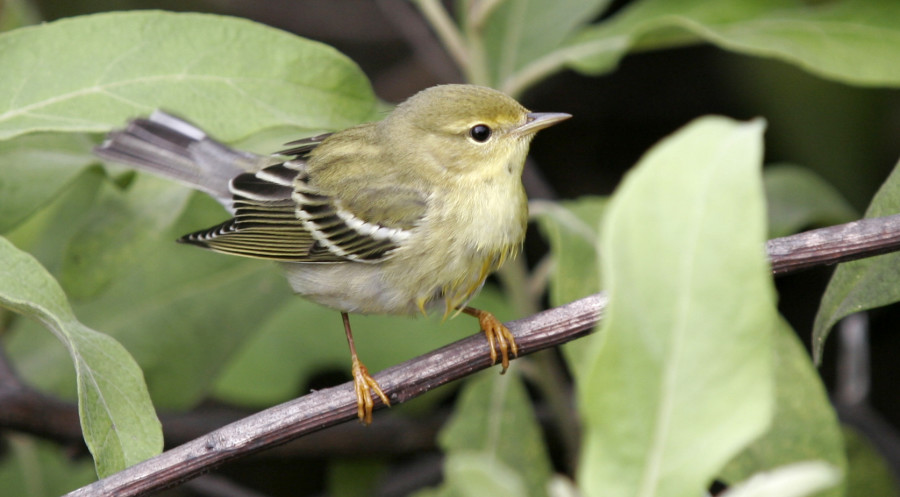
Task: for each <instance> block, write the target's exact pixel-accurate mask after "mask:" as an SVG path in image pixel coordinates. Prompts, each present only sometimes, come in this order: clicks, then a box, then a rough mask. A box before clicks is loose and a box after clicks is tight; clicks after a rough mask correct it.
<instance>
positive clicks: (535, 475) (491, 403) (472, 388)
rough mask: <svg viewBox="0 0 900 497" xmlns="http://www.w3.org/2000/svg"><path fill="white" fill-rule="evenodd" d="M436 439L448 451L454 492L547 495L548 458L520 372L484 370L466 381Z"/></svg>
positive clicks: (447, 467) (447, 481) (447, 478)
mask: <svg viewBox="0 0 900 497" xmlns="http://www.w3.org/2000/svg"><path fill="white" fill-rule="evenodd" d="M510 372H515V366H513V367H512V369H511V371H510ZM438 444H439V445H440V446H441V448H442V449H444V451H445V452H446V453H447V457H448V459H447V462H446V463H445V469H444V471H445V478H444V487H445V488H446V489H453V490H454V491H451V492H450V494H451V495H473V496H475V495H519V496H521V495H531V496H543V495H546V486H547V484H548V482H549V481H550V477H551V474H552V469H551V466H550V459H549V457H548V455H547V452H546V451H547V449H546V447H545V445H544V441H543V438H542V435H541V430H540V426H539V425H538V423H537V419H536V418H535V416H534V412H533V410H532V407H531V402H530V400H529V399H528V394H527V392H526V391H525V386H524V384H523V383H522V380H521V378H519V376H518V375H515V374H506V375H502V376H501V375H497V374H490V373H486V374H481V375H479V376H476V377H474V378H472V379H471V380H469V381H468V382H466V385H465V387H464V388H463V391H462V393H461V395H460V399H459V401H457V404H456V410H455V411H454V413H453V417H452V418H451V419H450V421H449V422H448V424H447V425H446V426H445V427H444V429H443V430H441V433H440V434H439V435H438ZM526 489H527V490H526ZM488 491H490V492H498V493H495V494H491V493H484V492H488Z"/></svg>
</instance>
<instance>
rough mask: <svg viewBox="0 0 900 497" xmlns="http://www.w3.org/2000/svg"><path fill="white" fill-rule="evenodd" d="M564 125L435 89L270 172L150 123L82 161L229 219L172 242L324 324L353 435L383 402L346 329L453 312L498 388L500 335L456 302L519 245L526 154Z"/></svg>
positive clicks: (179, 123) (497, 102) (323, 140)
mask: <svg viewBox="0 0 900 497" xmlns="http://www.w3.org/2000/svg"><path fill="white" fill-rule="evenodd" d="M569 117H571V116H570V115H569V114H564V113H535V112H530V111H528V110H527V109H525V108H524V107H523V106H522V105H520V104H519V103H518V102H516V101H515V100H514V99H512V98H510V97H509V96H507V95H505V94H503V93H501V92H499V91H496V90H493V89H490V88H484V87H480V86H473V85H440V86H435V87H432V88H428V89H426V90H423V91H421V92H419V93H417V94H416V95H413V96H412V97H410V98H409V99H408V100H406V101H405V102H403V103H401V104H399V105H398V106H397V107H396V108H395V109H394V110H393V111H392V112H391V113H390V114H389V115H388V116H387V117H386V118H384V119H383V120H381V121H378V122H373V123H367V124H362V125H359V126H355V127H352V128H348V129H345V130H343V131H339V132H336V133H331V134H323V135H318V136H314V137H311V138H304V139H301V140H298V141H295V142H291V143H288V144H287V146H288V147H289V148H287V149H285V150H282V151H280V152H278V153H277V154H273V155H272V156H260V155H256V154H251V153H247V152H242V151H237V150H233V149H231V148H229V147H227V146H225V145H223V144H222V143H219V142H217V141H215V140H213V139H212V138H210V137H209V136H207V135H206V133H204V132H203V131H202V130H200V129H199V128H197V127H195V126H194V125H192V124H190V123H188V122H186V121H184V120H182V119H180V118H177V117H175V116H172V115H170V114H166V113H164V112H162V111H156V112H154V113H153V114H152V115H151V116H150V117H149V118H141V119H136V120H133V121H132V122H131V123H129V125H128V126H127V127H126V128H125V129H122V130H117V131H113V132H111V133H110V134H109V135H108V137H107V139H106V140H105V141H104V142H103V143H102V144H101V145H100V146H98V147H96V148H95V153H96V154H97V155H98V156H100V157H101V158H103V159H107V160H110V161H115V162H121V163H126V164H129V165H132V166H134V167H136V168H139V169H143V170H147V171H150V172H152V173H156V174H159V175H162V176H164V177H168V178H172V179H175V180H178V181H180V182H183V183H186V184H188V185H189V186H191V187H193V188H195V189H197V190H200V191H203V192H206V193H208V194H210V195H212V196H213V197H215V198H216V199H218V200H219V201H220V202H221V203H222V204H223V205H225V207H226V208H227V209H228V210H229V211H230V212H231V213H232V215H233V218H232V219H229V220H228V221H225V222H224V223H222V224H219V225H217V226H213V227H211V228H208V229H204V230H202V231H197V232H195V233H191V234H188V235H185V236H184V237H182V238H180V239H179V241H180V242H184V243H189V244H193V245H199V246H201V247H204V248H207V249H211V250H214V251H217V252H223V253H226V254H233V255H239V256H244V257H255V258H259V259H271V260H275V261H279V262H280V263H281V265H282V266H283V268H284V270H285V273H286V275H287V278H288V280H289V282H290V284H291V286H292V288H293V290H294V291H295V292H296V293H298V294H300V295H301V296H303V297H305V298H307V299H309V300H312V301H313V302H317V303H319V304H321V305H324V306H327V307H330V308H333V309H336V310H338V311H340V313H341V316H342V319H343V324H344V331H345V333H346V337H347V342H348V344H349V347H350V357H351V372H352V375H353V381H354V386H355V390H356V399H357V414H358V416H359V419H360V421H362V422H363V423H365V424H368V423H370V422H371V420H372V410H373V407H374V403H375V400H374V397H373V395H372V392H374V394H375V395H377V396H378V397H379V398H380V399H381V401H382V402H383V403H384V404H385V405H390V402H389V400H388V397H387V396H386V395H385V394H384V392H383V390H382V389H381V387H380V386H379V385H378V383H377V382H376V381H375V379H374V378H372V376H371V375H370V374H369V372H368V370H367V369H366V367H365V365H363V363H362V362H361V361H360V359H359V357H358V355H357V353H356V347H355V346H354V343H353V334H352V332H351V329H350V320H349V317H348V314H349V313H359V314H399V315H410V314H417V313H422V314H427V313H428V311H429V310H431V309H434V308H436V307H440V308H442V309H443V311H444V313H445V316H446V315H449V314H455V313H458V312H462V313H465V314H469V315H471V316H474V317H476V318H478V321H479V324H480V326H481V329H482V330H483V331H484V333H485V335H486V336H487V340H488V342H489V349H490V355H491V360H492V362H493V363H496V362H497V360H498V356H499V360H500V362H501V363H502V366H503V371H504V372H505V371H506V368H507V367H508V366H509V358H510V354H512V356H516V355H518V348H517V346H516V342H515V339H514V337H513V335H512V333H511V332H510V331H509V330H508V329H507V328H506V326H504V325H503V324H502V323H501V322H500V321H499V320H498V319H497V318H495V317H494V316H493V315H492V314H491V313H489V312H487V311H483V310H479V309H475V308H473V307H470V306H468V302H469V300H470V299H471V298H472V297H473V296H474V295H475V294H476V293H477V292H478V291H479V289H480V288H481V287H482V285H483V284H484V281H485V278H487V276H488V275H489V274H490V273H491V272H493V271H494V270H496V269H498V268H499V267H500V266H501V265H502V264H503V263H504V261H506V260H507V259H509V258H510V257H513V256H515V255H516V253H517V252H518V250H519V248H520V247H521V244H522V241H523V239H524V237H525V227H526V220H527V214H528V213H527V211H528V206H527V200H526V197H525V191H524V188H523V186H522V180H521V176H522V168H523V165H524V161H525V156H526V154H527V153H528V148H529V143H530V142H531V139H532V138H533V137H534V135H535V133H536V132H537V131H538V130H541V129H544V128H546V127H548V126H551V125H553V124H556V123H558V122H560V121H562V120H565V119H568V118H569Z"/></svg>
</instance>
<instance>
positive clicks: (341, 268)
mask: <svg viewBox="0 0 900 497" xmlns="http://www.w3.org/2000/svg"><path fill="white" fill-rule="evenodd" d="M283 267H284V269H285V274H286V275H287V278H288V282H289V283H290V284H291V287H292V288H293V289H294V292H296V293H297V294H299V295H301V296H303V297H304V298H306V299H309V300H311V301H313V302H315V303H317V304H320V305H323V306H326V307H330V308H332V309H336V310H339V311H343V312H351V313H359V314H412V313H414V312H416V308H415V305H414V304H411V302H412V300H413V298H412V295H411V294H410V292H409V291H408V290H406V289H405V288H401V287H397V286H395V285H391V284H389V282H388V281H387V280H386V279H385V273H384V267H383V265H381V264H365V263H354V262H347V263H315V264H311V263H284V264H283Z"/></svg>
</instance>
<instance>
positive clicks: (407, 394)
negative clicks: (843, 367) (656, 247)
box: [67, 215, 900, 497]
mask: <svg viewBox="0 0 900 497" xmlns="http://www.w3.org/2000/svg"><path fill="white" fill-rule="evenodd" d="M767 248H768V252H769V258H770V260H771V263H772V270H773V272H774V273H775V274H786V273H790V272H794V271H798V270H800V269H804V268H808V267H812V266H816V265H824V264H834V263H836V262H840V261H846V260H851V259H858V258H863V257H869V256H872V255H877V254H881V253H884V252H888V251H891V250H898V249H900V215H895V216H889V217H884V218H873V219H864V220H861V221H856V222H853V223H848V224H844V225H839V226H833V227H829V228H823V229H819V230H813V231H809V232H806V233H801V234H798V235H793V236H788V237H784V238H778V239H774V240H770V241H769V242H768V244H767ZM606 303H607V297H606V295H605V294H603V293H600V294H596V295H592V296H590V297H586V298H583V299H581V300H577V301H575V302H572V303H569V304H566V305H564V306H560V307H556V308H554V309H550V310H547V311H544V312H541V313H538V314H535V315H533V316H531V317H528V318H525V319H520V320H518V321H513V322H510V323H507V325H508V326H509V329H510V331H512V332H513V333H514V334H515V336H516V343H517V344H518V345H519V355H520V356H523V355H528V354H532V353H534V352H537V351H539V350H542V349H546V348H549V347H554V346H556V345H560V344H562V343H565V342H568V341H571V340H574V339H576V338H578V337H581V336H584V335H587V334H589V333H590V331H591V329H593V327H594V326H595V325H596V324H597V323H598V322H599V320H600V318H601V317H602V315H603V312H604V310H605V308H606ZM490 366H491V364H490V357H489V354H488V350H487V342H486V341H485V340H484V337H483V335H482V334H481V333H478V334H476V335H473V336H471V337H468V338H465V339H463V340H460V341H457V342H455V343H453V344H450V345H447V346H445V347H443V348H441V349H438V350H435V351H433V352H431V353H429V354H426V355H423V356H420V357H417V358H415V359H412V360H409V361H406V362H404V363H402V364H399V365H397V366H394V367H392V368H389V369H386V370H384V371H382V372H380V373H378V374H376V375H375V378H376V380H377V381H378V383H379V384H380V385H381V387H382V389H383V390H384V391H385V393H386V394H387V395H388V396H389V398H390V399H391V403H392V404H400V403H402V402H406V401H407V400H410V399H412V398H414V397H417V396H419V395H421V394H423V393H424V392H427V391H428V390H431V389H434V388H437V387H438V386H440V385H443V384H445V383H448V382H450V381H453V380H456V379H459V378H463V377H465V376H468V375H471V374H473V373H475V372H476V371H480V370H483V369H486V368H488V367H490ZM376 403H377V404H376V408H381V407H383V405H381V403H380V401H379V400H378V399H376ZM355 418H356V398H355V396H354V393H353V386H352V383H350V382H348V383H345V384H343V385H340V386H337V387H334V388H329V389H325V390H319V391H317V392H313V393H311V394H309V395H305V396H303V397H300V398H298V399H294V400H292V401H289V402H286V403H284V404H281V405H278V406H275V407H272V408H270V409H267V410H265V411H262V412H259V413H257V414H254V415H251V416H249V417H246V418H244V419H241V420H239V421H236V422H234V423H231V424H229V425H227V426H224V427H222V428H220V429H218V430H215V431H213V432H211V433H208V434H206V435H204V436H201V437H199V438H197V439H195V440H193V441H190V442H188V443H185V444H184V445H181V446H179V447H176V448H174V449H171V450H169V451H166V452H164V453H163V454H161V455H159V456H157V457H154V458H152V459H148V460H146V461H143V462H141V463H138V464H136V465H134V466H132V467H130V468H128V469H125V470H124V471H121V472H119V473H116V474H114V475H111V476H109V477H107V478H104V479H102V480H100V481H97V482H94V483H92V484H90V485H87V486H85V487H82V488H80V489H78V490H75V491H73V492H71V493H69V494H67V495H68V496H71V497H74V496H106V495H109V496H112V495H116V496H136V495H143V494H146V493H149V492H152V491H155V490H159V489H161V488H164V487H169V486H172V485H175V484H177V483H178V482H181V481H184V480H186V479H189V478H193V477H195V476H197V475H199V474H200V473H202V472H205V471H208V470H209V469H210V468H212V467H213V466H217V465H220V464H222V463H224V462H226V461H229V460H232V459H235V458H238V457H243V456H246V455H248V454H252V453H255V452H258V451H260V450H264V449H267V448H270V447H272V446H274V445H278V444H282V443H285V442H287V441H289V440H292V439H294V438H298V437H301V436H304V435H307V434H309V433H313V432H315V431H318V430H321V429H323V428H325V427H328V426H332V425H335V424H338V423H342V422H344V421H349V420H352V419H355ZM377 422H378V421H377V418H376V423H377Z"/></svg>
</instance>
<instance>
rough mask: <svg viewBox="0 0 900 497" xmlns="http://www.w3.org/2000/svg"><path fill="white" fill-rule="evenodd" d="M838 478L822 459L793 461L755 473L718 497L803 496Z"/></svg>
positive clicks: (813, 492)
mask: <svg viewBox="0 0 900 497" xmlns="http://www.w3.org/2000/svg"><path fill="white" fill-rule="evenodd" d="M840 481H841V472H840V471H838V470H837V468H834V467H833V466H830V465H828V464H825V463H823V462H819V461H809V462H802V463H794V464H791V465H789V466H784V467H781V468H778V469H775V470H772V471H769V472H767V473H762V474H758V475H756V476H754V477H753V478H751V479H749V480H747V481H746V482H744V483H741V484H740V485H737V486H735V487H734V488H730V489H728V491H726V492H724V493H722V497H769V496H772V495H777V496H779V497H804V496H807V495H813V494H815V493H816V492H819V491H821V490H825V489H828V488H832V487H834V486H835V485H837V484H838V483H839V482H840ZM817 495H818V494H817Z"/></svg>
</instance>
